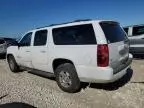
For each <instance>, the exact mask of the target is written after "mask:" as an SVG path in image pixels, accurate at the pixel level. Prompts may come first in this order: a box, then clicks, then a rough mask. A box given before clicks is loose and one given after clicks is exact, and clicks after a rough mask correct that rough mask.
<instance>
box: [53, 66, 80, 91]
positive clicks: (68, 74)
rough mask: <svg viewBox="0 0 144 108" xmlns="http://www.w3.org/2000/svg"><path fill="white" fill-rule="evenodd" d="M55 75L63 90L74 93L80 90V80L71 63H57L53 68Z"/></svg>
mask: <svg viewBox="0 0 144 108" xmlns="http://www.w3.org/2000/svg"><path fill="white" fill-rule="evenodd" d="M64 74H65V75H64ZM55 77H56V81H57V84H58V86H59V87H60V88H61V89H62V90H63V91H65V92H68V93H75V92H77V91H78V90H80V80H79V78H78V75H77V72H76V69H75V67H74V66H73V64H70V63H64V64H61V65H59V66H58V67H57V68H56V70H55ZM64 80H65V81H64Z"/></svg>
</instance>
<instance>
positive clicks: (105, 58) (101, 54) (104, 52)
mask: <svg viewBox="0 0 144 108" xmlns="http://www.w3.org/2000/svg"><path fill="white" fill-rule="evenodd" d="M97 65H98V66H99V67H106V66H108V65H109V49H108V45H107V44H100V45H98V46H97Z"/></svg>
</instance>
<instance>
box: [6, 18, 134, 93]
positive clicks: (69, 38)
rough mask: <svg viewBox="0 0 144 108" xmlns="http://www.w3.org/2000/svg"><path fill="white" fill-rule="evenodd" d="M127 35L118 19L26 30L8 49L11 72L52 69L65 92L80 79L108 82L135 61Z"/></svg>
mask: <svg viewBox="0 0 144 108" xmlns="http://www.w3.org/2000/svg"><path fill="white" fill-rule="evenodd" d="M128 42H129V41H128V38H127V36H126V34H125V32H124V30H123V29H122V28H121V27H120V25H119V23H117V22H115V21H97V20H90V21H85V20H84V21H83V20H82V21H76V22H70V23H64V24H60V25H51V26H48V27H42V28H37V29H34V30H31V31H29V32H27V33H26V34H25V35H24V36H23V37H22V38H21V39H20V41H19V43H18V44H19V46H11V47H9V48H8V50H7V61H8V64H9V67H10V69H11V71H12V72H18V71H19V69H20V67H23V68H25V69H26V70H27V69H28V70H29V71H37V72H40V73H47V74H48V73H49V75H53V76H54V77H55V78H56V81H57V84H58V86H59V87H60V88H61V89H62V90H63V91H65V92H71V93H73V92H76V91H78V90H79V89H80V87H81V86H80V84H81V82H96V83H109V82H114V81H116V80H118V79H120V78H121V77H122V76H123V75H125V74H126V72H127V69H128V68H129V67H130V64H131V62H132V55H131V54H129V43H128Z"/></svg>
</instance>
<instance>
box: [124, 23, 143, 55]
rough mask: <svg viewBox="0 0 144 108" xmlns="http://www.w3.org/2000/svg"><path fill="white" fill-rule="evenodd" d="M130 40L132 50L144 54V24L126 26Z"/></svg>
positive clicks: (134, 52)
mask: <svg viewBox="0 0 144 108" xmlns="http://www.w3.org/2000/svg"><path fill="white" fill-rule="evenodd" d="M124 30H125V32H126V33H127V34H128V38H129V40H130V52H131V53H132V54H144V25H133V26H127V27H124Z"/></svg>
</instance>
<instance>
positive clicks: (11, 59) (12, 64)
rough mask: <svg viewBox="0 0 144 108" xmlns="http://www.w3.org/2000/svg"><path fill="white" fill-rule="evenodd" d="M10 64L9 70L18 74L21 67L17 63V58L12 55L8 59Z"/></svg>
mask: <svg viewBox="0 0 144 108" xmlns="http://www.w3.org/2000/svg"><path fill="white" fill-rule="evenodd" d="M8 64H9V68H10V70H11V71H12V72H14V73H17V72H19V66H18V64H17V63H16V61H15V58H14V57H13V56H12V55H11V56H9V57H8Z"/></svg>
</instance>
